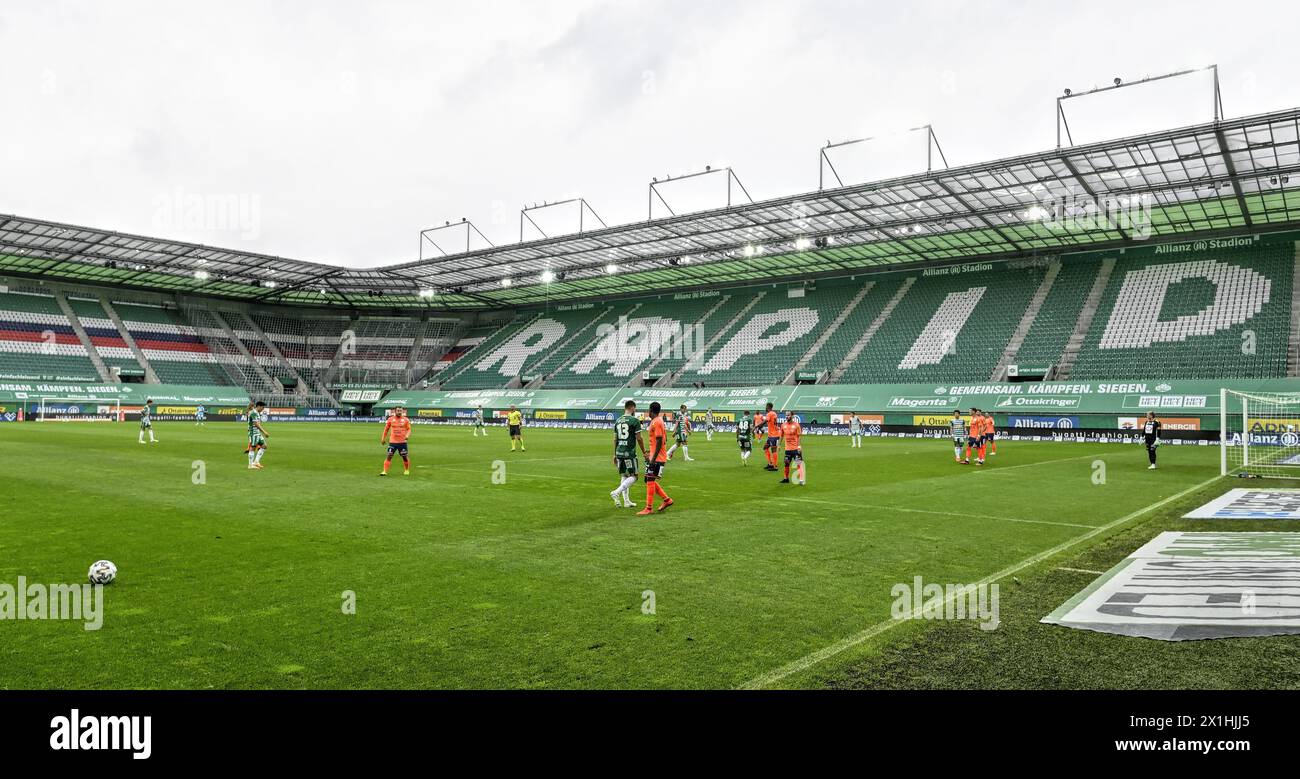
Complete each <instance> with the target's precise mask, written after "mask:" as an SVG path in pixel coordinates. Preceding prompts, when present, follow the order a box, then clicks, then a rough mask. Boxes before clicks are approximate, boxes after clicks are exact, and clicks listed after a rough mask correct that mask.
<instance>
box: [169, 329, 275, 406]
mask: <svg viewBox="0 0 1300 779" xmlns="http://www.w3.org/2000/svg"><path fill="white" fill-rule="evenodd" d="M182 312H183V313H184V314H185V316H186V317H187V318H188V320H189V322H190V326H191V327H193V328H194V332H196V333H198V335H199V337H200V338H202V339H203V341H204V343H206V344H207V346H208V350H209V351H210V352H212V354H213V356H214V357H215V358H216V363H217V365H218V366H219V367H220V368H221V369H222V370H223V371H225V372H226V375H227V376H229V377H230V380H231V382H232V383H234V384H238V385H239V386H241V387H243V388H244V389H246V390H248V392H249V393H250V394H253V395H261V394H265V393H267V392H270V391H271V382H270V378H271V377H270V376H268V375H267V374H266V372H265V371H263V370H262V368H261V366H259V365H258V364H257V361H256V360H254V359H253V357H252V355H250V354H249V353H248V350H247V349H245V348H244V345H243V344H242V343H240V342H239V339H238V338H236V337H235V334H234V332H233V331H231V329H230V325H229V324H227V323H226V321H225V319H223V318H222V317H221V315H220V314H218V313H217V312H216V311H211V310H208V309H205V308H185V309H182Z"/></svg>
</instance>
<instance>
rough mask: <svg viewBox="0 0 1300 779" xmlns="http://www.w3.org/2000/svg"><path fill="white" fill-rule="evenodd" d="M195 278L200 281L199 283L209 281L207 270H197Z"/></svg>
mask: <svg viewBox="0 0 1300 779" xmlns="http://www.w3.org/2000/svg"><path fill="white" fill-rule="evenodd" d="M194 278H196V279H198V280H199V281H207V280H208V272H207V271H205V270H196V271H194Z"/></svg>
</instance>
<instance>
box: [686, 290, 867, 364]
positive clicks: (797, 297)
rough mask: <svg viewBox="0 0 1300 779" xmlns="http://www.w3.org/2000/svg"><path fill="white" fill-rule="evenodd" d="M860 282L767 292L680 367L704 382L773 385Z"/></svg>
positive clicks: (846, 300) (852, 294) (849, 297)
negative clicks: (721, 335)
mask: <svg viewBox="0 0 1300 779" xmlns="http://www.w3.org/2000/svg"><path fill="white" fill-rule="evenodd" d="M862 286H863V283H862V282H858V283H852V282H850V283H843V282H822V283H820V284H817V285H816V286H812V285H809V286H799V285H792V286H787V287H784V288H781V289H778V290H775V291H772V292H770V293H769V294H767V295H765V296H764V297H763V299H762V300H761V301H759V302H758V303H757V305H755V307H754V308H752V309H751V310H750V311H749V312H748V313H747V314H746V317H745V318H744V319H743V320H741V321H740V323H739V324H738V325H736V326H735V327H734V328H733V329H732V330H731V331H730V332H728V333H726V334H725V335H724V338H723V340H721V341H719V342H718V343H720V344H721V345H720V346H718V347H717V348H716V349H714V350H712V351H711V352H706V354H705V356H704V357H703V359H702V360H700V361H698V362H696V363H694V364H692V365H688V366H686V367H685V368H684V370H683V371H682V380H683V381H686V382H690V383H698V384H701V385H706V386H714V387H726V386H747V385H755V384H777V383H779V382H781V381H783V380H784V379H785V377H786V375H787V373H788V372H789V369H788V367H787V366H790V365H793V364H794V363H795V362H797V361H798V360H799V358H800V357H802V356H803V355H804V354H805V353H807V351H808V350H809V348H810V347H811V346H812V344H814V343H815V342H816V341H817V338H818V336H819V335H820V334H821V333H822V332H824V331H825V330H826V329H827V327H829V325H830V324H831V323H832V322H833V321H834V320H835V318H836V314H837V313H839V312H840V311H842V310H843V309H844V308H845V307H847V306H848V304H849V301H850V300H852V299H853V298H854V297H855V296H856V295H857V294H858V293H859V292H860V291H861V289H862Z"/></svg>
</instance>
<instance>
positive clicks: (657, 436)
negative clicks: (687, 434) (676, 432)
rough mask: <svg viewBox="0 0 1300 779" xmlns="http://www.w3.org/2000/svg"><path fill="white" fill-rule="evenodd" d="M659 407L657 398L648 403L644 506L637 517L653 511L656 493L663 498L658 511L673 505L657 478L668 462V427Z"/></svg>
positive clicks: (659, 477) (661, 475) (661, 474)
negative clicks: (647, 445)
mask: <svg viewBox="0 0 1300 779" xmlns="http://www.w3.org/2000/svg"><path fill="white" fill-rule="evenodd" d="M660 408H661V406H660V405H659V401H657V400H656V401H655V402H653V403H651V404H650V454H649V455H647V456H646V465H645V508H644V509H642V510H640V511H638V512H637V513H636V514H637V516H639V517H643V516H645V515H646V514H651V513H653V512H654V510H655V509H654V506H655V496H656V495H658V496H659V497H661V498H663V499H664V502H663V505H662V506H660V507H659V510H660V511H663V510H664V509H666V508H668V507H669V506H671V505H673V499H672V498H670V497H668V493H666V492H664V488H663V487H660V486H659V480H660V479H661V478H663V475H664V463H666V462H668V428H667V427H666V426H665V425H664V418H663V417H661V416H660V415H659V410H660Z"/></svg>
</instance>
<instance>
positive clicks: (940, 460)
mask: <svg viewBox="0 0 1300 779" xmlns="http://www.w3.org/2000/svg"><path fill="white" fill-rule="evenodd" d="M270 431H271V434H272V436H271V439H270V451H269V453H268V455H267V457H266V460H265V463H266V465H267V468H266V470H265V471H260V472H250V471H248V470H247V469H246V468H245V465H246V460H245V458H244V457H243V456H242V454H241V453H240V450H241V449H242V447H243V441H244V431H243V429H242V426H240V425H234V424H229V423H215V422H214V423H211V424H209V425H207V426H205V427H203V428H196V427H194V426H193V425H189V424H186V423H166V422H163V423H158V425H157V432H158V435H159V438H160V440H161V443H159V444H156V445H146V446H141V445H139V444H138V443H136V429H135V426H133V425H129V424H126V425H123V424H94V423H87V424H47V423H42V424H35V423H32V424H21V425H19V424H9V425H0V473H4V474H6V475H7V476H13V477H14V478H13V479H12V480H11V481H10V483H12V484H15V485H17V487H16V489H14V490H12V493H13V494H12V496H10V495H6V502H5V504H4V505H3V506H0V513H3V514H4V516H3V521H0V549H3V550H4V554H3V555H0V581H13V580H14V578H15V577H16V576H18V575H26V576H27V577H28V578H29V580H32V581H38V580H39V581H47V582H56V581H57V582H63V581H80V580H81V579H82V578H83V577H84V575H85V568H86V567H87V566H88V565H89V564H90V562H92V561H93V560H95V559H98V558H101V557H106V558H109V559H113V560H114V561H115V562H117V563H118V565H119V567H120V568H121V578H120V581H119V582H118V584H116V585H114V587H113V588H112V589H111V591H110V594H109V605H108V613H107V615H106V621H105V626H104V629H103V630H102V631H99V632H98V633H90V632H86V631H82V630H81V628H80V626H79V625H69V624H67V623H57V622H44V623H36V622H24V623H15V622H0V687H186V688H189V687H237V688H250V687H251V688H256V687H278V686H293V687H314V688H327V687H339V686H344V687H347V686H355V687H732V686H735V685H738V684H741V683H743V682H744V681H746V680H747V679H751V678H754V677H756V676H758V675H760V674H762V673H765V672H766V671H767V670H768V669H771V668H774V667H779V666H781V665H783V664H785V663H788V662H790V661H791V660H792V659H795V658H798V657H801V656H803V655H805V654H807V653H808V652H810V651H815V650H816V649H817V648H818V647H820V646H825V645H826V644H828V643H831V642H833V641H835V640H837V637H839V636H843V635H846V634H851V633H853V632H855V630H856V629H857V628H858V627H859V626H861V625H862V624H863V623H864V622H875V621H878V620H879V619H882V618H884V617H886V616H887V615H888V605H889V588H890V586H891V584H892V583H893V582H897V581H906V580H910V578H911V576H912V575H913V574H914V573H917V572H919V573H923V574H925V576H926V577H927V579H930V578H933V579H940V578H942V579H943V580H945V581H974V580H976V579H978V578H979V577H981V576H983V575H984V574H985V572H987V571H989V570H997V569H999V568H1001V567H1004V566H1006V565H1008V564H1011V563H1013V562H1015V561H1017V560H1020V559H1023V558H1024V557H1026V556H1027V555H1030V554H1033V553H1034V552H1036V551H1039V550H1042V549H1048V548H1051V547H1052V546H1054V545H1056V544H1059V543H1061V542H1062V541H1064V540H1066V539H1067V538H1070V537H1073V536H1075V535H1077V533H1076V532H1075V531H1076V530H1079V529H1081V528H1076V527H1073V525H1091V524H1092V523H1094V522H1095V521H1096V519H1095V517H1096V515H1097V511H1096V509H1095V508H1094V507H1092V505H1091V504H1093V503H1096V502H1097V501H1098V500H1100V499H1102V498H1103V497H1104V498H1105V501H1104V502H1105V503H1106V504H1107V507H1108V510H1112V509H1114V508H1120V509H1125V510H1128V509H1133V508H1137V507H1139V506H1142V505H1145V504H1146V503H1148V502H1150V498H1148V497H1147V496H1148V494H1149V492H1150V490H1151V489H1153V488H1154V489H1158V490H1159V489H1172V488H1173V487H1174V486H1184V485H1185V484H1187V483H1191V482H1192V481H1193V480H1194V478H1195V477H1196V476H1197V474H1200V473H1203V472H1206V471H1207V469H1209V468H1211V467H1214V468H1217V461H1214V462H1211V460H1212V459H1213V458H1212V457H1205V458H1202V459H1205V462H1204V463H1195V464H1194V463H1192V458H1193V457H1196V456H1198V455H1201V454H1204V453H1203V452H1197V451H1194V450H1193V451H1187V452H1180V451H1178V450H1174V452H1172V453H1169V454H1165V455H1163V456H1164V457H1165V458H1167V459H1169V460H1170V461H1171V462H1172V463H1177V461H1178V459H1179V457H1181V456H1182V455H1184V454H1186V455H1188V457H1186V458H1183V459H1185V460H1187V462H1186V463H1185V464H1184V465H1182V466H1178V465H1173V466H1171V467H1170V468H1169V470H1167V471H1160V472H1158V473H1159V476H1158V477H1157V478H1152V476H1153V475H1152V474H1149V473H1147V472H1146V471H1145V470H1144V465H1143V454H1142V451H1141V449H1140V447H1137V448H1133V449H1132V450H1131V451H1130V450H1127V449H1122V448H1120V447H1116V446H1107V447H1090V448H1086V449H1083V448H1080V449H1076V448H1075V447H1082V446H1084V445H1072V446H1071V447H1070V449H1069V450H1068V451H1070V452H1071V456H1070V457H1069V458H1064V459H1067V460H1077V459H1080V458H1082V457H1084V456H1085V455H1075V454H1074V452H1075V451H1080V452H1090V453H1093V452H1095V454H1096V456H1097V457H1101V458H1104V459H1106V460H1107V461H1108V462H1110V463H1111V474H1112V478H1111V480H1110V484H1109V485H1108V486H1106V487H1097V486H1094V485H1092V484H1091V483H1090V482H1089V480H1088V475H1089V469H1088V467H1087V466H1086V465H1080V464H1079V463H1077V462H1060V460H1062V459H1063V458H1061V457H1060V455H1061V454H1062V453H1063V451H1064V450H1063V448H1062V447H1061V446H1060V445H1057V444H1020V443H1018V442H1013V443H1006V444H1003V445H1002V446H1001V447H1000V453H999V455H998V458H996V459H997V460H998V462H991V463H990V465H989V466H986V469H985V470H984V471H983V472H982V473H977V472H976V471H975V470H974V469H973V468H959V467H957V466H954V465H953V464H952V461H951V459H950V454H951V449H950V448H948V446H947V444H946V443H945V442H943V441H941V440H940V441H933V440H904V441H898V440H869V441H868V442H867V443H866V445H865V446H864V447H863V448H862V449H858V450H852V449H849V448H848V446H847V442H846V441H845V439H843V438H830V437H819V436H809V437H808V440H807V443H806V448H807V451H808V453H809V460H810V464H811V469H812V474H813V478H814V481H812V482H811V483H810V484H809V486H807V487H803V488H797V487H791V486H788V485H779V484H777V483H776V481H777V480H778V479H779V478H780V477H779V475H775V474H771V473H768V472H764V471H762V470H761V467H759V463H761V462H762V455H761V453H758V454H756V455H755V459H754V460H752V461H751V465H750V466H749V467H748V468H742V467H741V466H740V463H739V458H738V456H737V451H736V447H735V444H734V441H733V440H731V438H730V437H729V436H725V435H719V436H716V437H715V440H714V441H713V442H712V443H708V442H705V441H704V440H703V439H702V437H699V436H697V437H695V438H694V439H692V443H691V453H692V455H693V456H694V457H695V458H696V459H697V462H694V463H690V464H689V465H686V464H682V463H680V462H674V463H673V465H672V466H671V467H670V469H669V472H668V481H667V488H668V491H669V492H670V493H672V494H674V495H675V496H678V497H680V498H681V499H682V500H681V503H680V504H679V506H678V507H675V508H673V509H670V510H669V511H668V512H666V513H664V514H661V515H655V516H654V517H653V518H651V519H649V520H646V519H644V518H643V519H637V518H635V517H633V516H632V514H633V512H631V511H629V510H624V509H615V508H614V507H613V505H612V504H611V502H610V501H609V498H608V497H607V493H608V491H609V490H610V489H611V488H613V486H614V485H615V484H616V483H617V481H618V477H617V474H616V473H615V472H614V468H613V466H612V464H611V463H610V453H611V442H610V438H609V434H608V433H607V432H604V431H574V430H553V429H545V430H527V431H526V433H525V437H526V439H527V441H528V445H529V449H528V452H526V453H515V454H511V453H510V451H509V443H508V439H506V437H505V436H503V435H495V434H496V433H497V432H498V431H496V430H493V433H494V435H493V436H490V437H488V438H486V439H485V438H477V439H475V438H474V437H473V436H472V435H471V433H470V429H469V428H467V427H437V426H431V425H418V426H417V427H416V430H415V433H414V435H413V437H412V458H413V462H414V464H415V466H416V468H415V472H414V473H413V475H412V476H410V477H403V476H401V475H400V474H395V475H392V476H389V477H388V478H387V479H383V478H379V477H378V476H377V473H378V470H379V465H380V463H381V461H382V458H383V449H382V448H381V447H380V446H379V440H378V439H379V426H377V425H367V424H349V423H281V424H275V423H274V422H273V423H272V425H271V428H270ZM1211 454H1213V453H1211ZM1086 456H1091V455H1086ZM195 461H201V462H202V464H203V466H204V468H205V471H206V482H207V483H206V484H203V485H196V484H193V483H192V482H191V476H192V474H193V472H194V471H193V468H194V464H195ZM497 462H504V463H505V464H506V473H507V480H506V483H505V484H494V483H493V479H492V476H493V474H494V468H495V465H494V464H495V463H497ZM1026 465H1034V466H1035V467H1032V468H1020V469H1019V470H1018V471H1017V472H1018V473H1019V474H1021V478H1012V477H1007V478H1001V479H989V478H986V477H987V476H989V475H992V474H996V473H998V472H999V470H1000V469H1007V470H1009V469H1011V468H1014V467H1017V466H1026ZM1139 468H1142V470H1138V469H1139ZM525 476H530V477H531V476H544V477H548V478H524V477H525ZM632 494H633V497H634V498H635V499H636V500H637V501H638V502H640V501H641V500H644V487H643V486H642V485H640V484H638V485H637V487H635V488H634V490H633V493H632ZM979 515H988V516H990V517H1000V518H1001V519H990V518H987V517H981V516H979ZM1005 519H1014V520H1027V521H1026V522H1019V521H1016V522H1007V521H1002V520H1005ZM1035 520H1044V521H1048V522H1054V523H1060V525H1059V526H1058V525H1049V524H1038V523H1036V522H1035ZM344 590H352V591H355V592H356V593H357V596H358V610H357V614H356V615H355V616H352V617H344V616H342V615H341V614H340V609H339V596H340V593H341V592H342V591H344ZM647 590H653V591H654V592H655V594H656V599H657V604H658V606H657V612H656V613H654V614H645V613H642V604H643V600H642V593H643V592H645V591H647ZM285 668H294V669H295V671H294V672H293V673H286V672H284V671H283V670H282V669H285Z"/></svg>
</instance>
